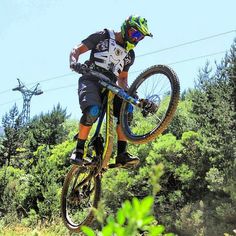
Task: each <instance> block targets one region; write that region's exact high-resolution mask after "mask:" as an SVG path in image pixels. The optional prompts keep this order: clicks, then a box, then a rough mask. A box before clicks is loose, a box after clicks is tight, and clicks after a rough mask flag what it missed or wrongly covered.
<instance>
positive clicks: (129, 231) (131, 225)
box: [82, 196, 173, 236]
mask: <svg viewBox="0 0 236 236" xmlns="http://www.w3.org/2000/svg"><path fill="white" fill-rule="evenodd" d="M153 200H154V199H153V197H151V196H149V197H145V198H144V199H143V200H138V199H137V198H133V199H132V201H131V202H130V201H125V202H124V203H123V204H122V207H121V208H120V209H119V210H118V212H117V213H116V215H115V217H112V216H110V217H108V218H107V224H106V225H105V226H104V227H103V229H102V230H101V231H100V232H98V235H101V236H112V235H117V236H126V235H130V236H136V235H139V234H140V233H141V232H143V233H145V235H150V236H152V235H153V236H159V235H166V236H173V234H165V233H164V231H165V227H164V226H162V225H158V224H157V223H156V221H155V218H154V217H153V216H152V214H151V211H152V210H151V208H152V205H153ZM82 230H83V232H84V233H85V234H86V235H87V236H94V235H96V233H95V231H93V230H92V229H91V228H89V227H86V226H84V227H82Z"/></svg>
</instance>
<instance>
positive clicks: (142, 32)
mask: <svg viewBox="0 0 236 236" xmlns="http://www.w3.org/2000/svg"><path fill="white" fill-rule="evenodd" d="M121 34H122V37H123V40H124V41H125V49H126V51H129V50H131V49H133V48H134V47H135V46H136V45H137V44H138V42H139V41H141V40H142V39H143V38H144V37H145V36H150V37H152V34H151V33H150V32H149V30H148V25H147V20H146V19H145V18H143V17H141V16H136V15H131V16H129V17H128V18H127V19H126V20H125V22H124V23H123V24H122V26H121Z"/></svg>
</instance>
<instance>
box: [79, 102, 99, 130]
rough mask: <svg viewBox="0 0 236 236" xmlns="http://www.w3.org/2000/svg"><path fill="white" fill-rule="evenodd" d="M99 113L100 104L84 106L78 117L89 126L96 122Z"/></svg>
mask: <svg viewBox="0 0 236 236" xmlns="http://www.w3.org/2000/svg"><path fill="white" fill-rule="evenodd" d="M99 115H100V106H98V105H93V106H89V107H87V108H85V110H84V111H83V115H82V117H81V119H80V123H81V124H83V125H86V126H91V125H93V123H95V122H96V120H97V118H98V117H99Z"/></svg>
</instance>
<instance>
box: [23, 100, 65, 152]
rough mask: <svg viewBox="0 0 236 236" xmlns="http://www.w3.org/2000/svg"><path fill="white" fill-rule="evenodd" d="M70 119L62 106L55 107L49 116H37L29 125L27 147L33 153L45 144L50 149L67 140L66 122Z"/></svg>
mask: <svg viewBox="0 0 236 236" xmlns="http://www.w3.org/2000/svg"><path fill="white" fill-rule="evenodd" d="M67 118H68V115H67V114H66V109H62V107H61V106H60V104H58V105H57V106H54V107H53V110H52V111H51V112H48V113H47V114H43V113H41V114H40V115H39V116H35V117H34V118H33V119H32V121H31V122H30V124H29V128H28V140H27V145H28V147H29V149H30V150H31V151H36V150H37V148H38V147H39V146H41V145H43V144H46V145H48V146H49V147H51V146H53V145H56V144H59V143H61V142H62V141H64V140H65V138H66V136H67V134H68V132H67V131H66V129H65V127H64V122H65V121H66V119H67Z"/></svg>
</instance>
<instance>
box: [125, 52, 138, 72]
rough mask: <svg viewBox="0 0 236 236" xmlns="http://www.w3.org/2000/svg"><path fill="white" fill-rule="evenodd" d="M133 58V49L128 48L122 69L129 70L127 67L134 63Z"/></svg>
mask: <svg viewBox="0 0 236 236" xmlns="http://www.w3.org/2000/svg"><path fill="white" fill-rule="evenodd" d="M134 60H135V53H134V50H130V51H129V54H128V55H127V57H126V58H125V65H124V69H123V71H126V72H127V71H129V68H130V67H131V66H132V65H133V64H134Z"/></svg>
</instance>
